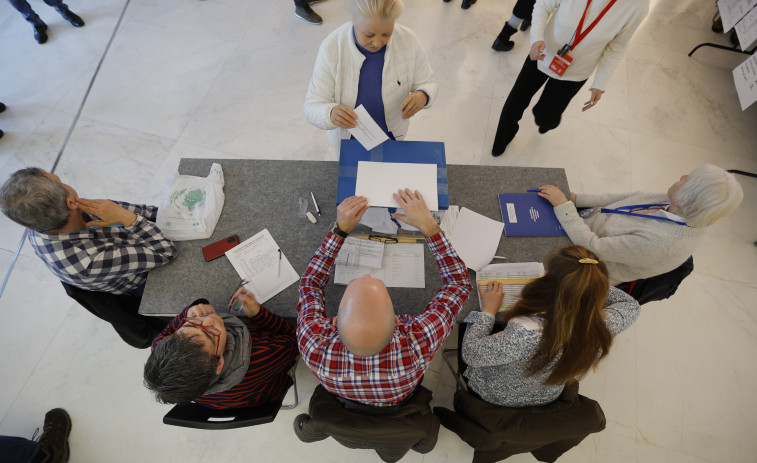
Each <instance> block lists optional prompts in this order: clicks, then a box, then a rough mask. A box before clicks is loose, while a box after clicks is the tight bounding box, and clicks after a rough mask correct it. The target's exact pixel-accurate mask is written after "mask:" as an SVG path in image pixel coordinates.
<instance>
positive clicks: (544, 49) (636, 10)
mask: <svg viewBox="0 0 757 463" xmlns="http://www.w3.org/2000/svg"><path fill="white" fill-rule="evenodd" d="M648 12H649V0H623V1H617V0H593V1H587V0H537V1H536V4H535V5H534V9H533V13H532V19H531V21H532V23H531V52H530V53H529V56H528V57H526V62H525V63H524V64H523V68H522V69H521V71H520V74H519V75H518V78H517V79H516V80H515V84H514V85H513V88H512V90H510V95H509V96H508V97H507V101H505V105H504V107H503V108H502V114H501V116H500V118H499V124H498V126H497V133H496V135H495V137H494V145H493V146H492V156H499V155H501V154H502V153H504V152H505V148H507V145H508V144H509V143H510V142H511V141H512V140H513V138H515V134H516V133H517V132H518V121H520V119H521V117H523V112H524V111H525V110H526V108H527V107H528V105H529V104H530V103H531V98H533V96H534V94H536V92H537V91H538V90H539V89H540V88H541V87H542V86H544V92H542V94H541V97H540V98H539V101H538V103H536V105H535V106H534V108H533V113H534V119H535V121H536V125H538V126H539V133H546V132H548V131H550V130H552V129H554V128H557V126H558V125H560V119H561V118H562V113H563V112H564V111H565V108H567V107H568V104H569V103H570V101H571V100H572V99H573V97H574V96H575V95H576V94H577V93H578V91H579V90H580V89H581V87H583V85H584V84H585V83H586V80H587V79H588V78H589V76H590V75H591V74H592V73H593V72H594V70H595V69H596V74H595V76H594V82H593V83H592V85H591V88H590V91H591V98H590V99H589V101H587V102H586V103H584V107H583V111H586V110H587V109H591V108H593V107H594V105H596V104H597V102H598V101H599V99H600V98H601V96H602V94H603V93H604V91H605V88H606V86H607V83H608V82H609V80H610V76H612V73H613V72H614V71H615V68H617V67H618V63H619V62H620V60H621V59H622V58H623V55H624V54H625V52H626V48H627V47H628V43H629V42H630V41H631V37H633V34H634V32H636V29H637V28H638V27H639V24H641V22H642V20H644V18H645V17H646V16H647V13H648ZM550 15H551V16H550ZM545 83H546V85H545Z"/></svg>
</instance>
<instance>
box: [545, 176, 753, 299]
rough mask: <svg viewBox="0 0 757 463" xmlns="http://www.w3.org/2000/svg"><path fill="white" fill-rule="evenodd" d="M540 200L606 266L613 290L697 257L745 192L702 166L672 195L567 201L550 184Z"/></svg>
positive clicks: (673, 189) (589, 197)
mask: <svg viewBox="0 0 757 463" xmlns="http://www.w3.org/2000/svg"><path fill="white" fill-rule="evenodd" d="M539 196H541V197H543V198H546V199H547V200H548V201H549V202H550V203H551V204H552V205H553V206H554V211H555V214H556V215H557V220H559V221H560V224H561V225H562V227H563V229H565V233H567V234H568V237H569V238H570V240H571V241H572V242H573V244H577V245H579V246H583V247H585V248H586V249H589V250H591V251H593V252H594V253H596V254H597V255H598V256H599V257H600V258H601V259H602V260H603V261H604V262H605V263H606V264H607V270H608V272H609V274H610V285H612V286H617V285H618V284H620V283H624V282H630V281H634V280H638V279H644V278H650V277H653V276H657V275H661V274H664V273H667V272H670V271H671V270H673V269H676V268H677V267H678V266H680V265H681V264H682V263H683V262H684V261H686V259H687V258H688V257H689V256H691V255H692V253H693V252H694V249H696V247H697V245H698V244H699V241H700V240H701V238H702V236H704V233H705V230H706V227H708V226H710V225H712V224H714V223H715V222H716V221H717V220H718V219H720V218H721V217H725V216H726V215H728V214H730V213H731V212H733V210H734V209H736V208H737V207H738V205H739V204H740V203H741V200H742V199H743V197H744V193H743V191H742V190H741V185H739V182H738V181H736V179H735V178H734V176H733V174H729V173H728V172H726V171H725V170H723V169H721V168H719V167H716V166H713V165H712V164H703V165H701V166H699V167H697V168H696V169H694V170H693V171H692V172H691V174H689V175H684V176H682V177H681V179H680V180H678V181H677V182H676V183H674V184H673V185H671V186H670V188H668V192H667V194H663V193H641V192H636V193H633V194H604V195H588V194H581V195H576V194H575V193H571V194H570V196H571V201H568V199H567V198H566V197H565V195H564V194H563V193H562V192H561V191H560V190H559V189H558V188H557V187H555V186H552V185H545V186H543V187H541V192H540V193H539ZM576 207H579V208H587V209H585V210H582V211H580V212H579V211H578V210H577V209H576Z"/></svg>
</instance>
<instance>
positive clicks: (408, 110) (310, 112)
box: [303, 0, 437, 153]
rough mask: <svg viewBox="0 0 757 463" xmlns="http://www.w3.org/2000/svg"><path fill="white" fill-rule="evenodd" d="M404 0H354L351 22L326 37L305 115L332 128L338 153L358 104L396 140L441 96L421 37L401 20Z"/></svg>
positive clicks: (309, 91) (330, 131)
mask: <svg viewBox="0 0 757 463" xmlns="http://www.w3.org/2000/svg"><path fill="white" fill-rule="evenodd" d="M402 8H403V3H402V0H351V3H350V13H351V16H352V21H351V22H348V23H346V24H344V25H342V26H340V27H339V28H338V29H336V30H335V31H333V32H332V33H331V34H329V35H328V37H326V39H324V41H323V43H321V47H320V49H319V51H318V58H317V59H316V62H315V68H314V69H313V77H312V79H311V80H310V86H309V87H308V93H307V97H306V98H305V104H304V105H303V113H304V115H305V119H307V120H308V122H310V123H311V124H313V125H315V126H316V127H318V128H320V129H324V130H329V140H330V141H331V144H332V145H333V146H334V149H336V152H337V153H339V148H340V140H341V139H344V138H350V133H349V132H348V131H347V129H350V128H354V127H355V126H356V123H357V115H356V114H355V111H354V108H356V107H358V106H360V105H362V106H364V107H365V109H366V110H367V111H368V114H369V115H370V116H371V117H372V118H373V119H374V120H375V121H376V123H377V124H378V125H379V127H381V128H382V129H383V130H384V132H386V134H387V135H388V136H389V138H390V139H393V140H401V139H403V138H404V137H405V134H406V133H407V129H408V127H409V126H410V120H409V119H410V118H411V117H413V116H414V115H415V114H416V113H417V112H418V111H420V110H421V109H424V108H428V107H430V106H431V104H432V102H433V101H434V98H435V97H436V92H437V85H436V82H435V81H434V72H433V71H432V70H431V66H430V65H429V63H428V59H427V57H426V53H425V51H424V50H423V46H422V45H421V43H420V40H418V37H417V36H416V35H415V33H413V31H411V30H410V29H408V28H406V27H404V26H402V25H400V24H396V23H395V21H396V19H397V18H398V17H399V15H400V14H401V13H402Z"/></svg>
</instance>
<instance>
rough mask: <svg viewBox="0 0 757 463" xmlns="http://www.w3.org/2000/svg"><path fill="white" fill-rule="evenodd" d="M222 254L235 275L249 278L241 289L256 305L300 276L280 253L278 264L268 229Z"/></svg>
mask: <svg viewBox="0 0 757 463" xmlns="http://www.w3.org/2000/svg"><path fill="white" fill-rule="evenodd" d="M226 257H228V258H229V262H231V265H232V266H233V267H234V270H236V271H237V273H238V274H239V276H240V277H241V278H243V279H245V280H248V281H249V283H248V284H247V285H245V288H247V290H248V291H251V292H252V293H253V294H254V295H255V299H256V300H257V301H258V302H259V303H260V304H262V303H264V302H266V301H267V300H269V299H271V298H272V297H273V296H275V295H277V294H278V293H280V292H281V291H283V290H284V289H286V288H287V287H288V286H289V285H291V284H292V283H295V282H297V281H299V279H300V276H299V274H298V273H297V272H296V271H295V270H294V267H292V264H290V263H289V260H288V259H287V258H286V256H285V255H284V253H283V252H282V253H281V262H280V263H279V246H278V245H277V244H276V241H274V239H273V237H272V236H271V232H269V231H268V229H265V230H263V231H261V232H260V233H258V234H257V235H255V236H253V237H252V238H250V239H248V240H246V241H244V242H242V243H240V244H239V245H237V246H236V247H235V248H234V249H231V250H230V251H227V252H226ZM279 265H280V266H281V267H279ZM229 296H231V295H229Z"/></svg>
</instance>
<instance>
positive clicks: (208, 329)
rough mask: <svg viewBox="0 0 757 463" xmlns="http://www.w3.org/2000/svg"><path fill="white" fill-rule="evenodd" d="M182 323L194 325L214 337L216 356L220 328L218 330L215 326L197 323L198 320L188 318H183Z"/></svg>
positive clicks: (219, 343) (219, 340)
mask: <svg viewBox="0 0 757 463" xmlns="http://www.w3.org/2000/svg"><path fill="white" fill-rule="evenodd" d="M195 320H196V319H195ZM184 324H185V325H187V324H189V325H192V326H194V327H195V328H199V329H201V330H202V331H204V332H206V333H208V334H209V335H211V336H213V337H214V338H216V353H215V357H218V348H219V347H220V346H221V330H219V329H218V328H216V327H215V326H205V325H203V324H202V322H200V323H198V322H196V321H194V320H193V319H190V318H186V319H184Z"/></svg>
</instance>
